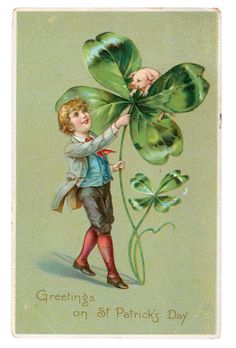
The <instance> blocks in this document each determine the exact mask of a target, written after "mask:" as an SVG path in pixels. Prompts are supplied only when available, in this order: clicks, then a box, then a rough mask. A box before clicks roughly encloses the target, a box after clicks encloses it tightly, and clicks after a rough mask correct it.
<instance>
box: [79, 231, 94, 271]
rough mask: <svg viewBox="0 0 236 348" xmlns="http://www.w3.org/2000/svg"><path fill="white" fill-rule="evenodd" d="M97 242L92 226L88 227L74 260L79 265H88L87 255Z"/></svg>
mask: <svg viewBox="0 0 236 348" xmlns="http://www.w3.org/2000/svg"><path fill="white" fill-rule="evenodd" d="M96 244H97V233H96V231H95V230H94V229H93V228H92V226H91V227H90V228H89V229H88V231H87V233H86V234H85V237H84V242H83V246H82V249H81V252H80V254H79V256H78V257H77V259H76V262H77V263H79V264H80V265H88V256H89V254H90V253H91V251H92V250H93V248H94V247H95V245H96Z"/></svg>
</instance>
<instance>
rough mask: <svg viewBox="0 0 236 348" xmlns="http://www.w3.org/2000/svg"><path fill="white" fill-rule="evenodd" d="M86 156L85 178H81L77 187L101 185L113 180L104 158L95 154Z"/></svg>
mask: <svg viewBox="0 0 236 348" xmlns="http://www.w3.org/2000/svg"><path fill="white" fill-rule="evenodd" d="M87 158H88V171H87V174H86V179H83V180H81V182H80V185H79V187H89V186H95V187H97V186H102V185H104V184H107V183H108V182H109V181H111V180H113V177H112V175H111V169H110V166H109V162H108V160H107V158H106V156H104V157H100V156H98V155H96V154H93V155H90V156H88V157H87Z"/></svg>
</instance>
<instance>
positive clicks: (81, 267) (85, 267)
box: [73, 260, 96, 276]
mask: <svg viewBox="0 0 236 348" xmlns="http://www.w3.org/2000/svg"><path fill="white" fill-rule="evenodd" d="M73 267H74V268H75V269H79V270H80V271H81V272H82V273H84V274H86V275H88V276H95V275H96V273H94V272H93V271H92V270H91V268H90V267H89V265H80V264H79V263H78V262H77V261H76V260H75V261H74V263H73Z"/></svg>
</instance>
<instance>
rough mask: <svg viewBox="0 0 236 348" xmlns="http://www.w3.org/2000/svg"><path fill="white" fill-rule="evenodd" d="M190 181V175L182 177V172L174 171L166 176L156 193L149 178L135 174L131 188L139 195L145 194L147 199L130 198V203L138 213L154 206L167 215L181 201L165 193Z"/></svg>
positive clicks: (131, 181)
mask: <svg viewBox="0 0 236 348" xmlns="http://www.w3.org/2000/svg"><path fill="white" fill-rule="evenodd" d="M188 180H189V176H188V175H181V171H180V170H174V171H173V172H170V173H168V174H167V175H165V176H164V178H163V179H162V180H161V182H160V184H159V186H158V188H157V191H156V192H154V191H153V186H152V183H151V181H150V179H149V178H148V177H147V176H145V175H144V174H142V173H138V174H135V177H134V178H132V179H131V180H130V183H131V186H132V187H133V188H134V189H135V190H136V191H138V192H139V193H143V194H145V195H146V197H143V198H129V203H130V205H131V206H132V208H133V209H134V210H136V211H139V210H142V209H144V208H147V207H151V206H152V205H153V206H154V209H155V210H156V211H157V212H160V213H166V212H167V211H168V210H169V209H170V208H171V207H173V206H175V205H177V204H179V203H180V202H181V199H180V198H179V197H177V196H169V195H166V194H165V193H166V192H169V191H172V190H175V189H177V188H179V187H181V186H182V185H184V184H185V183H186V182H187V181H188Z"/></svg>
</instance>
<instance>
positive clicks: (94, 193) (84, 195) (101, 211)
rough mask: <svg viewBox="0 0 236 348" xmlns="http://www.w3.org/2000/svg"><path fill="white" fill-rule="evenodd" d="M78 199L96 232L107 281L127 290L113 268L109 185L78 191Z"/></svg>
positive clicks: (111, 211)
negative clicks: (106, 271) (105, 268)
mask: <svg viewBox="0 0 236 348" xmlns="http://www.w3.org/2000/svg"><path fill="white" fill-rule="evenodd" d="M78 198H79V200H80V202H81V203H82V204H83V206H84V208H85V211H86V213H87V216H88V218H89V220H90V222H91V224H92V226H93V228H94V230H95V231H96V232H97V236H98V237H97V243H98V248H99V251H100V253H101V255H102V258H103V260H104V263H105V265H106V267H107V270H108V277H107V281H108V282H109V283H110V284H112V285H114V286H116V287H118V288H122V289H126V288H128V286H127V285H126V284H125V283H124V282H123V280H122V279H121V278H120V276H119V274H118V272H117V270H116V267H115V261H114V251H113V241H112V237H111V234H110V233H111V224H112V222H113V221H114V217H113V210H112V200H111V194H110V185H108V184H107V185H103V186H101V187H86V188H82V189H79V191H78Z"/></svg>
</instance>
